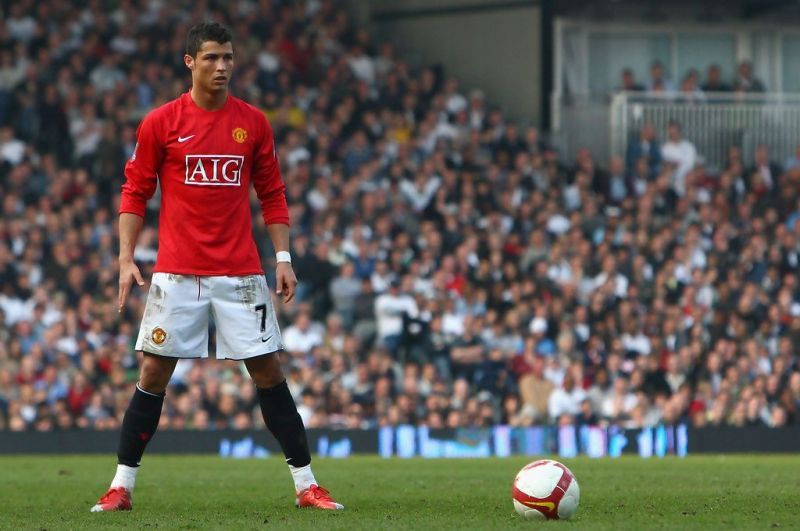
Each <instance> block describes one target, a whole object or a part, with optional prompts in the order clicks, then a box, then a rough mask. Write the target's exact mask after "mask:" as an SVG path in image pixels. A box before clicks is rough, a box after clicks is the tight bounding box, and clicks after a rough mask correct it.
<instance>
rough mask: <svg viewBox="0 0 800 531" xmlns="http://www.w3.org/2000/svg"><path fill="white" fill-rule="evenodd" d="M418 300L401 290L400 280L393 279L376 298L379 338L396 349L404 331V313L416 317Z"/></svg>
mask: <svg viewBox="0 0 800 531" xmlns="http://www.w3.org/2000/svg"><path fill="white" fill-rule="evenodd" d="M418 313H419V312H418V308H417V301H415V300H414V298H413V297H412V296H411V295H407V294H405V293H401V292H400V282H399V281H398V280H392V281H391V283H390V284H389V290H388V291H387V292H386V293H384V294H382V295H380V296H379V297H378V298H377V299H375V317H376V320H377V325H378V338H379V339H380V340H381V342H382V343H383V344H384V346H386V347H387V348H389V350H392V351H394V349H395V348H396V347H397V344H398V342H399V341H400V336H401V334H402V333H403V315H408V316H410V317H416V316H417V314H418Z"/></svg>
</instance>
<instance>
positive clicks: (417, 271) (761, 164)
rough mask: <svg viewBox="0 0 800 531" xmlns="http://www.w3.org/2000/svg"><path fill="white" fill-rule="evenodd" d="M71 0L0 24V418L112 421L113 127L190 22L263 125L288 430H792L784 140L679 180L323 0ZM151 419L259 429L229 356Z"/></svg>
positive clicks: (669, 145)
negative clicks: (221, 34) (514, 108)
mask: <svg viewBox="0 0 800 531" xmlns="http://www.w3.org/2000/svg"><path fill="white" fill-rule="evenodd" d="M79 4H81V5H79ZM82 4H84V3H83V2H67V1H63V0H60V1H55V0H36V1H34V0H18V1H15V2H12V3H11V4H10V7H9V9H8V12H7V13H5V16H4V18H3V22H2V23H0V160H1V161H2V162H1V164H2V166H0V196H1V197H2V200H1V204H0V208H2V217H0V430H40V431H48V430H65V429H74V428H89V427H93V428H96V429H116V428H118V427H119V424H120V419H121V418H122V415H123V413H124V410H125V408H126V407H127V403H128V401H129V399H130V396H131V393H132V390H133V385H134V383H135V381H136V377H137V362H138V360H137V355H136V353H135V352H134V351H133V348H132V345H133V341H134V339H135V335H136V331H137V327H138V322H139V318H140V316H141V313H142V310H143V305H144V300H145V295H146V293H147V289H146V286H145V289H136V288H134V291H133V294H132V296H131V297H130V299H129V303H128V305H127V307H126V308H125V310H124V311H123V312H122V313H118V312H117V309H116V299H117V280H118V279H117V274H118V264H117V259H116V255H117V229H116V223H115V221H116V212H117V207H118V190H119V188H120V185H121V183H122V180H123V175H122V168H123V165H124V161H125V160H126V159H127V158H128V157H129V156H130V155H131V153H132V150H133V147H134V142H135V128H136V125H137V123H138V121H139V120H140V119H141V118H142V116H143V115H144V114H145V113H146V112H147V111H148V110H149V109H151V108H153V107H154V106H156V105H159V104H161V103H164V102H166V101H168V100H170V99H172V98H174V97H176V96H177V95H178V94H180V93H182V92H185V91H186V90H188V84H189V74H188V72H187V71H186V68H185V66H184V64H183V61H182V56H183V52H184V40H183V39H184V36H185V34H186V30H187V28H188V27H189V25H191V24H192V23H193V22H196V21H200V20H205V19H216V20H221V21H226V22H227V23H228V24H229V25H230V26H231V27H232V28H233V31H234V36H235V42H234V48H235V55H236V72H235V74H234V76H233V81H232V92H233V93H234V94H235V95H237V96H239V97H242V98H245V99H247V100H248V101H250V102H252V103H253V104H255V105H258V106H259V107H260V108H262V109H263V110H264V112H265V113H267V115H268V117H269V119H270V120H271V122H272V124H273V127H274V130H275V134H276V139H277V146H278V148H277V149H278V152H279V156H280V160H281V165H282V169H283V175H284V179H285V181H286V184H287V196H288V201H289V205H290V210H291V219H292V240H293V248H292V252H293V261H294V266H295V271H296V273H297V275H298V278H299V279H300V285H299V287H298V297H297V301H296V303H293V304H290V305H287V306H283V305H280V304H276V309H277V311H278V314H279V320H280V322H281V324H282V327H283V338H284V342H285V345H286V352H285V353H284V354H283V355H282V358H283V360H284V364H285V372H286V374H287V378H288V383H289V386H290V389H291V391H292V393H293V395H294V397H295V399H296V401H297V403H298V408H299V411H300V414H301V416H302V418H303V420H304V422H305V423H306V425H307V426H309V427H335V428H339V427H341V428H344V427H347V428H362V427H375V426H386V425H397V424H405V423H411V424H425V425H427V426H430V427H434V428H435V427H461V426H486V425H491V424H497V423H502V424H509V425H514V426H526V425H531V424H547V423H550V424H553V423H579V424H587V423H589V424H598V423H599V424H603V423H609V422H611V423H616V424H619V425H621V426H625V427H641V426H650V425H654V424H658V423H676V422H690V423H691V424H693V425H696V426H705V425H733V426H745V425H766V426H774V427H780V426H784V425H786V424H789V423H795V424H796V423H800V367H799V366H798V357H797V348H798V347H797V345H800V299H799V298H798V296H799V295H800V286H798V274H797V273H798V267H799V265H798V261H800V222H799V221H800V201H798V193H797V190H798V189H800V151H799V152H798V154H797V157H792V158H790V159H789V160H788V161H786V163H785V164H782V165H778V164H776V163H775V161H774V160H773V159H771V158H770V156H769V152H768V147H766V146H762V147H759V150H758V153H757V154H755V156H754V160H755V165H754V166H751V165H749V164H745V159H744V157H743V154H742V152H741V150H739V149H737V148H736V147H732V148H731V150H730V155H729V160H728V163H727V165H726V167H725V169H724V170H723V171H722V172H720V173H719V174H709V173H707V172H706V170H705V169H704V168H703V166H702V165H698V164H694V163H692V162H691V161H690V162H688V163H687V162H686V157H689V156H691V155H692V149H690V148H689V146H687V145H686V143H687V142H688V143H689V145H691V142H690V139H691V131H681V130H680V125H679V124H673V126H672V127H671V129H670V133H669V137H668V138H667V139H660V138H658V135H659V133H658V132H657V131H655V130H654V129H653V128H649V127H646V128H645V129H644V130H643V131H642V134H641V135H640V136H639V137H637V138H636V139H634V140H633V141H632V142H631V146H630V147H629V150H628V152H627V153H626V154H624V156H622V155H623V154H620V155H621V156H620V157H617V158H614V159H613V160H612V161H611V163H610V165H609V167H608V169H604V168H600V167H598V164H596V162H595V160H594V159H593V154H592V153H590V152H589V151H588V150H582V151H581V152H580V153H579V154H578V156H577V158H576V160H565V159H564V158H563V156H561V155H560V153H559V151H558V150H557V149H555V148H554V147H553V146H551V145H548V144H547V143H546V142H544V141H543V138H541V137H540V135H539V132H538V131H537V129H536V128H534V127H530V126H523V125H520V124H518V123H516V122H515V120H514V119H513V118H514V117H510V116H506V115H504V114H503V113H502V112H501V110H500V109H499V108H497V107H494V106H492V105H490V104H489V102H487V101H486V98H485V97H484V95H483V94H482V93H481V92H480V91H478V90H472V91H469V92H467V91H465V90H464V89H463V87H461V86H460V85H459V81H458V79H456V78H455V77H452V76H449V75H447V74H446V72H444V71H443V70H442V69H441V68H438V67H422V68H415V67H412V66H411V65H409V64H408V63H407V62H405V61H404V60H402V59H401V58H399V57H398V56H397V54H396V51H395V49H394V47H393V46H392V45H391V44H385V43H384V44H380V43H378V42H376V41H375V40H374V39H373V38H372V37H371V36H370V34H369V33H368V32H367V31H366V30H363V29H358V28H356V27H354V26H353V24H352V23H351V22H350V20H349V19H348V16H347V14H346V13H345V12H344V11H343V10H342V9H341V8H339V7H338V6H337V5H336V4H335V3H334V2H332V1H330V0H309V1H306V2H279V1H268V0H261V1H257V2H256V1H249V0H240V1H237V2H232V3H225V2H220V3H215V2H204V1H199V2H197V1H192V2H188V1H177V2H176V1H171V2H161V1H157V0H154V1H144V0H142V1H136V0H120V1H119V2H115V3H114V8H113V9H108V8H107V6H106V3H105V2H102V1H99V0H93V1H90V2H89V3H88V7H82ZM684 137H686V138H688V139H689V140H686V138H684ZM748 160H749V159H748ZM157 204H158V202H157V198H155V199H154V201H153V202H152V203H151V208H150V210H149V211H148V215H147V219H146V225H145V228H144V230H143V232H142V235H141V239H140V242H139V245H138V248H137V251H136V256H135V258H136V260H137V261H138V263H139V264H140V267H142V269H143V273H144V274H145V278H149V276H150V273H151V272H152V265H153V263H154V258H155V256H156V253H157V226H156V223H157V211H156V209H157ZM253 215H254V219H255V220H256V221H255V223H254V225H255V226H256V229H255V232H256V237H257V241H258V242H259V244H260V246H261V249H260V250H261V253H262V257H264V258H265V260H264V264H265V270H266V271H268V276H269V275H270V273H269V272H271V271H272V268H273V266H274V263H273V261H272V260H271V259H270V257H271V256H273V255H272V251H271V249H270V247H269V238H268V237H267V234H266V231H265V229H264V227H263V224H262V223H261V221H260V216H259V215H258V212H257V211H256V209H255V208H254V211H253ZM211 351H212V352H213V345H212V350H211ZM161 422H162V425H163V427H168V428H176V429H179V428H199V429H213V428H225V427H236V428H248V427H252V426H259V425H260V424H261V423H262V420H261V415H260V413H259V412H258V407H257V401H256V395H255V393H254V388H253V385H252V383H251V381H250V380H249V378H248V377H247V376H246V373H245V372H243V369H242V367H241V366H240V365H239V364H235V363H232V362H223V361H208V360H202V361H196V360H187V361H181V362H180V363H179V364H178V368H177V370H176V372H175V375H174V377H173V379H172V381H171V385H170V387H169V389H168V392H167V400H166V403H165V410H164V414H163V415H162V417H161Z"/></svg>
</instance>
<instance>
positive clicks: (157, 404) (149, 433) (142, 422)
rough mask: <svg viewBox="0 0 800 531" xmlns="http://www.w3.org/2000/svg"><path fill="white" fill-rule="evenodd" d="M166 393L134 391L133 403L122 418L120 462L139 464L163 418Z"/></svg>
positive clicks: (129, 464)
mask: <svg viewBox="0 0 800 531" xmlns="http://www.w3.org/2000/svg"><path fill="white" fill-rule="evenodd" d="M163 403H164V393H162V394H160V395H154V394H152V393H146V392H144V391H142V390H141V389H139V384H136V391H134V393H133V398H131V403H130V404H128V409H127V411H125V418H124V419H123V420H122V433H120V436H119V450H117V458H118V461H117V462H118V463H119V464H120V465H127V466H139V462H140V461H141V460H142V454H143V453H144V448H145V446H147V443H148V442H150V439H152V438H153V434H154V433H155V432H156V428H158V421H159V419H160V418H161V405H162V404H163Z"/></svg>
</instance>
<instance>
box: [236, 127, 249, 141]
mask: <svg viewBox="0 0 800 531" xmlns="http://www.w3.org/2000/svg"><path fill="white" fill-rule="evenodd" d="M233 139H234V140H236V141H237V142H239V143H240V144H242V143H244V141H245V140H247V131H245V130H244V129H242V128H241V127H237V128H236V129H234V130H233Z"/></svg>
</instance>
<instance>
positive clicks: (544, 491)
mask: <svg viewBox="0 0 800 531" xmlns="http://www.w3.org/2000/svg"><path fill="white" fill-rule="evenodd" d="M511 497H512V499H513V501H514V509H516V511H517V513H519V514H520V515H522V516H523V517H524V518H527V519H530V520H544V519H547V520H566V519H567V518H570V517H571V516H572V515H573V514H575V511H577V510H578V503H579V502H580V498H581V491H580V488H579V487H578V482H577V481H576V480H575V476H573V475H572V472H570V470H569V468H567V467H566V466H564V465H562V464H561V463H559V462H558V461H552V460H550V459H542V460H540V461H534V462H533V463H529V464H528V465H525V467H523V469H522V470H520V471H519V473H518V474H517V477H515V478H514V483H513V485H512V487H511Z"/></svg>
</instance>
